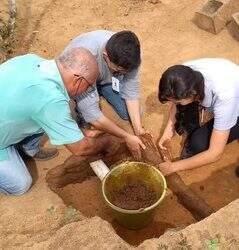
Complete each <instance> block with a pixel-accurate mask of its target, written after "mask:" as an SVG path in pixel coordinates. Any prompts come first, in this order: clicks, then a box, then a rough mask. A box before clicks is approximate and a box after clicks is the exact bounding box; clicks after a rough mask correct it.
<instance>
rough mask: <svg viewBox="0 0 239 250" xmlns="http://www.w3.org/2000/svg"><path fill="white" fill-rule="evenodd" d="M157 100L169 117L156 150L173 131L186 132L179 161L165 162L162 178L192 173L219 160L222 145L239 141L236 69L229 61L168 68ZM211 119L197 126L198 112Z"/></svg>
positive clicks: (209, 60) (201, 61) (238, 70)
mask: <svg viewBox="0 0 239 250" xmlns="http://www.w3.org/2000/svg"><path fill="white" fill-rule="evenodd" d="M158 97H159V100H160V101H161V102H162V103H165V102H169V103H170V115H169V119H168V123H167V126H166V128H165V130H164V133H163V136H162V137H161V139H160V141H159V146H160V147H163V146H162V145H163V142H164V141H165V140H167V139H171V138H172V136H173V134H174V132H175V129H176V131H177V132H178V133H183V132H185V131H186V132H187V139H186V143H185V146H184V148H183V151H182V154H181V160H179V161H176V162H172V163H169V162H165V163H163V164H161V165H160V169H161V170H162V171H163V172H164V173H165V174H170V173H173V172H177V171H180V170H186V169H193V168H196V167H200V166H202V165H206V164H209V163H212V162H215V161H217V160H219V159H220V157H221V156H222V153H223V151H224V148H225V145H226V144H227V143H230V142H232V141H233V140H235V139H238V138H239V119H238V116H239V105H238V103H239V67H238V65H236V64H234V63H233V62H231V61H228V60H225V59H219V58H204V59H199V60H194V61H190V62H187V63H185V64H184V65H175V66H172V67H170V68H168V69H167V70H166V71H165V72H164V73H163V75H162V77H161V80H160V83H159V92H158ZM199 107H202V108H208V109H210V110H211V111H212V112H213V116H214V118H213V119H211V120H209V121H208V122H207V123H205V124H204V125H203V126H200V125H199V116H198V108H199Z"/></svg>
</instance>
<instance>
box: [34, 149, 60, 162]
mask: <svg viewBox="0 0 239 250" xmlns="http://www.w3.org/2000/svg"><path fill="white" fill-rule="evenodd" d="M58 155H59V151H57V153H56V154H54V155H52V156H49V157H47V158H43V159H41V158H35V157H33V159H34V160H35V161H48V160H51V159H53V158H55V157H57V156H58Z"/></svg>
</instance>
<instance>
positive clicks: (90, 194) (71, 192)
mask: <svg viewBox="0 0 239 250" xmlns="http://www.w3.org/2000/svg"><path fill="white" fill-rule="evenodd" d="M236 167H237V165H236V164H233V165H230V166H228V167H226V168H223V169H220V170H218V171H216V172H214V173H212V174H211V176H209V177H208V178H207V179H206V180H203V181H200V182H195V183H193V184H191V185H189V186H190V188H192V189H193V191H194V192H195V193H196V194H197V195H199V196H200V197H202V198H203V199H204V200H205V201H206V202H207V203H208V204H209V205H210V206H211V207H212V208H214V209H215V210H218V209H220V208H222V207H224V206H225V205H227V204H229V203H230V202H231V201H233V200H235V199H237V198H239V185H238V181H239V179H238V178H237V177H236V174H235V169H236ZM56 168H62V166H59V167H56ZM75 168H77V166H76V167H75ZM78 171H79V170H78ZM73 172H74V170H73V168H72V169H71V174H74V173H73ZM185 181H186V182H187V178H186V176H185ZM74 182H75V180H74ZM79 182H80V183H75V184H73V183H72V184H68V185H65V186H63V187H62V188H57V189H55V190H54V191H55V192H56V193H57V194H58V195H59V196H60V197H61V198H62V200H63V201H64V202H65V204H66V205H67V206H73V207H74V208H76V209H78V210H79V211H80V212H81V213H82V214H83V215H84V216H86V217H88V218H90V217H94V216H99V217H101V218H102V219H104V220H106V221H108V222H109V223H111V225H112V227H113V229H114V230H115V232H116V233H117V234H118V235H119V236H120V237H121V238H122V239H123V240H125V241H126V242H127V243H129V244H130V245H133V246H138V245H139V244H140V243H142V242H143V241H144V240H146V239H150V238H158V237H159V236H161V235H162V234H164V233H165V231H166V230H172V231H176V230H179V229H182V228H184V227H186V226H188V225H190V224H192V223H195V222H196V220H195V219H194V218H193V216H192V215H191V213H190V212H189V211H188V210H186V209H185V208H184V207H183V206H182V205H181V204H179V203H178V202H177V198H176V196H175V195H174V194H173V193H172V192H171V191H170V190H168V192H167V194H166V197H165V199H164V200H163V201H162V203H161V204H160V205H159V207H158V208H157V210H156V213H155V216H154V219H153V221H152V222H151V223H150V224H149V225H148V226H147V227H145V228H143V229H140V230H129V229H126V228H124V227H122V226H120V225H119V224H118V223H117V222H116V221H115V219H114V217H113V215H112V213H111V209H110V208H109V207H108V206H107V205H106V203H105V202H104V199H103V195H102V192H101V182H100V180H99V179H98V178H97V177H94V176H92V173H90V174H89V175H88V176H84V180H83V179H80V178H79ZM218 194H220V195H218Z"/></svg>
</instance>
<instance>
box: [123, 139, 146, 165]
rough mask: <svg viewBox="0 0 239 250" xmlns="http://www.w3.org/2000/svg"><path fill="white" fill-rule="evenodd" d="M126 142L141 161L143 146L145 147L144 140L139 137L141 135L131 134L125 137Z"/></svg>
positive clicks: (135, 156) (134, 155)
mask: <svg viewBox="0 0 239 250" xmlns="http://www.w3.org/2000/svg"><path fill="white" fill-rule="evenodd" d="M125 142H126V144H127V146H128V148H129V150H130V152H131V154H132V155H133V157H134V158H135V159H136V160H137V161H140V160H141V157H142V155H141V148H142V149H145V145H144V144H143V142H142V141H141V140H140V139H139V137H137V136H135V135H129V136H127V138H126V139H125Z"/></svg>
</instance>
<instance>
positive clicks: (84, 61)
mask: <svg viewBox="0 0 239 250" xmlns="http://www.w3.org/2000/svg"><path fill="white" fill-rule="evenodd" d="M57 61H58V62H59V63H60V64H61V65H62V66H63V67H64V69H65V70H69V71H71V72H74V74H78V75H80V76H83V77H84V78H85V79H87V81H89V82H90V83H94V82H95V81H96V79H97V77H98V75H99V69H98V65H97V61H96V59H95V57H94V56H93V55H92V54H91V52H90V51H89V50H87V49H85V48H81V47H80V48H72V49H69V50H67V51H66V52H64V53H63V54H62V55H60V56H59V57H58V59H57Z"/></svg>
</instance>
